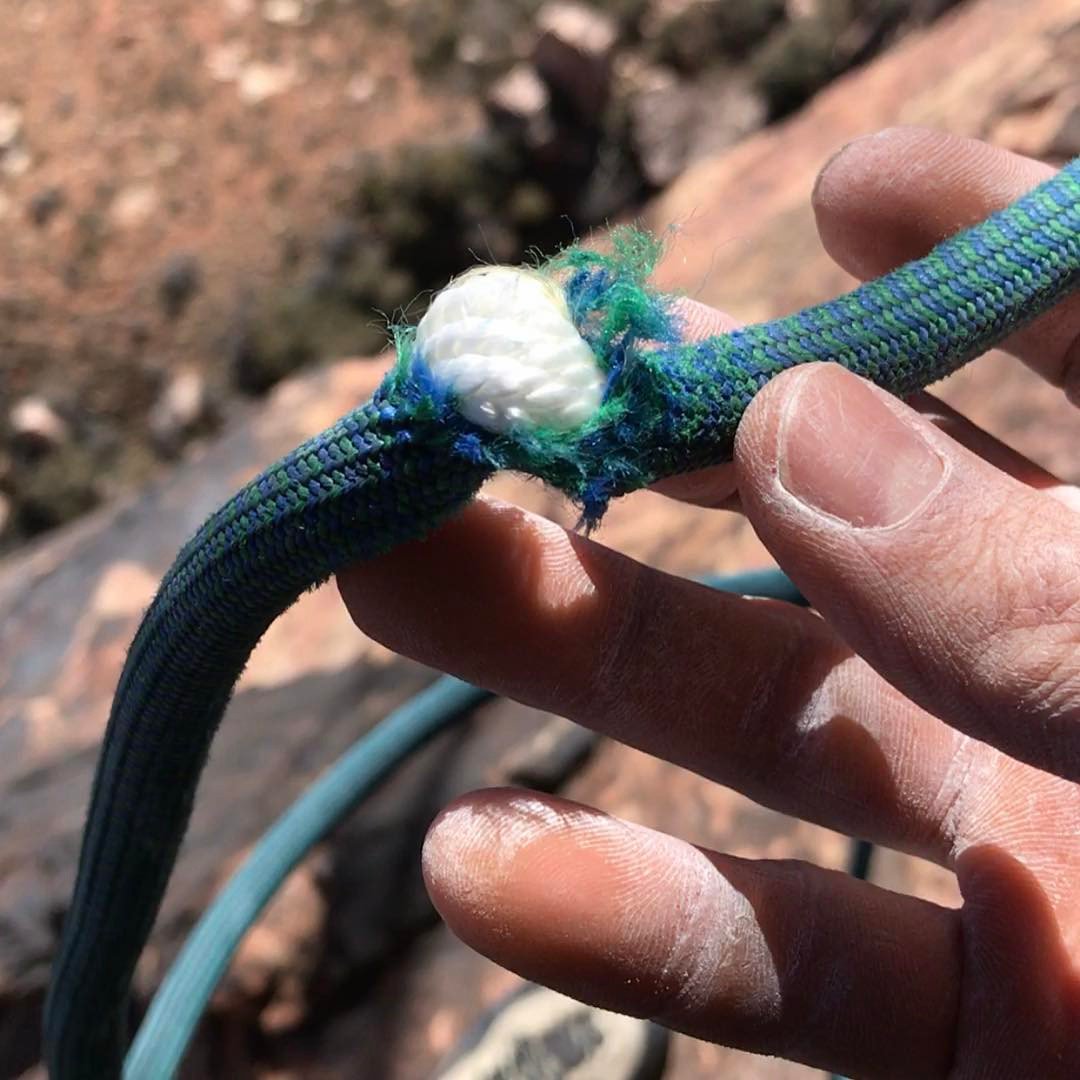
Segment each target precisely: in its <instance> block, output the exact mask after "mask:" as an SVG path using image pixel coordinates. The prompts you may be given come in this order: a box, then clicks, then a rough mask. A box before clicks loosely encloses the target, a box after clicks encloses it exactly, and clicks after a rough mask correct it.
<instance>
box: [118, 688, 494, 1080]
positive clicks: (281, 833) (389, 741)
mask: <svg viewBox="0 0 1080 1080" xmlns="http://www.w3.org/2000/svg"><path fill="white" fill-rule="evenodd" d="M490 696H491V694H490V693H489V692H488V691H487V690H481V689H479V688H478V687H475V686H470V685H469V684H468V683H464V682H461V681H460V680H459V679H454V678H450V677H449V676H444V677H442V678H440V679H437V680H436V681H435V682H434V683H432V685H431V686H429V687H428V688H427V689H425V690H423V691H422V692H421V693H419V694H417V695H416V697H414V698H412V699H411V700H410V701H407V702H406V703H405V704H404V705H402V706H401V708H399V709H397V710H395V711H394V712H392V713H391V714H390V715H389V716H388V717H387V718H386V719H385V720H384V721H383V722H382V723H381V724H379V725H378V727H376V728H375V729H374V730H373V731H371V732H370V733H369V734H367V735H365V736H363V738H361V739H359V740H358V741H357V742H356V743H354V744H353V745H352V746H351V747H350V748H349V749H348V750H346V751H345V753H344V754H342V756H341V757H340V758H339V759H338V760H337V761H336V762H335V763H334V765H333V766H332V767H331V768H330V769H329V770H328V771H327V772H326V773H325V774H324V775H323V776H321V777H320V778H319V779H318V780H317V781H316V782H315V783H314V784H312V785H311V787H309V788H308V789H307V791H305V792H304V794H303V795H301V796H300V798H299V799H297V800H296V802H295V803H293V805H292V806H290V807H289V809H288V810H287V811H286V812H285V813H284V814H283V815H282V816H281V817H280V818H278V820H277V821H276V822H275V823H274V825H273V826H272V827H271V828H270V829H269V830H268V831H267V832H266V834H265V835H264V836H263V837H262V839H260V840H259V842H258V844H256V846H255V848H254V849H253V850H252V852H251V854H250V855H249V856H248V857H247V859H246V860H245V861H244V863H243V865H242V866H241V867H240V868H239V869H238V870H237V871H236V873H234V874H233V875H232V877H231V878H230V879H229V881H228V882H227V883H226V885H225V887H224V888H223V889H222V890H221V892H220V893H218V895H217V897H215V899H214V902H213V903H212V904H211V906H210V907H209V908H208V909H207V911H206V913H205V914H204V915H203V917H202V918H201V919H200V920H199V922H198V924H197V925H196V927H195V929H194V930H193V931H192V933H191V936H190V937H189V938H188V940H187V942H186V943H185V945H184V948H183V949H182V950H181V952H180V954H179V955H178V956H177V958H176V962H175V963H174V965H173V967H172V969H171V970H170V972H169V974H168V975H167V976H166V977H165V979H164V981H163V982H162V984H161V988H160V989H159V990H158V992H157V995H156V997H155V998H154V1000H153V1002H152V1004H151V1006H150V1008H149V1010H148V1011H147V1014H146V1017H145V1019H144V1020H143V1023H142V1026H141V1027H140V1028H139V1032H138V1034H137V1035H136V1037H135V1041H134V1042H133V1043H132V1045H131V1050H130V1051H129V1052H128V1056H127V1060H126V1061H125V1062H124V1077H125V1080H165V1078H166V1077H171V1076H172V1075H173V1074H174V1073H175V1072H176V1070H177V1069H178V1068H179V1066H180V1062H181V1060H182V1059H183V1056H184V1053H185V1051H186V1050H187V1046H188V1043H189V1042H190V1041H191V1037H192V1035H193V1034H194V1032H195V1028H196V1027H197V1025H198V1023H199V1017H200V1016H202V1013H203V1010H204V1009H205V1008H206V1004H207V1002H208V1001H209V1000H210V997H211V995H212V994H213V992H214V988H215V987H216V986H217V984H218V982H219V981H220V979H221V977H222V975H224V974H225V970H226V968H227V967H228V966H229V961H230V960H231V959H232V956H233V954H234V953H235V951H236V948H237V946H238V945H239V944H240V941H241V939H242V938H243V936H244V934H245V933H247V931H248V929H249V928H250V927H251V924H252V923H253V922H254V921H255V919H256V918H258V915H259V912H260V911H262V909H263V908H264V907H265V906H266V904H267V903H268V902H269V901H270V899H271V897H272V896H273V895H274V893H276V892H277V890H278V889H279V888H280V886H281V883H282V882H283V881H284V880H285V878H286V877H287V876H288V875H289V874H290V873H291V871H292V870H293V869H294V868H295V867H296V865H297V864H298V863H299V862H300V861H301V859H303V858H304V856H305V855H306V854H307V853H308V852H309V851H310V850H311V849H312V847H314V846H315V844H317V843H318V842H319V841H320V840H321V839H322V838H323V836H325V835H326V833H327V832H329V830H330V829H332V828H333V827H334V826H335V825H336V824H337V823H338V822H339V821H341V820H342V818H344V817H345V815H346V814H348V813H349V811H350V810H352V808H353V807H354V806H355V805H356V804H357V802H359V801H360V800H361V799H363V798H364V797H365V796H366V795H367V794H368V793H369V792H370V791H371V790H372V789H373V788H374V787H375V786H376V785H377V784H379V783H380V782H381V781H382V780H383V779H384V778H385V776H386V775H387V773H389V772H390V770H391V769H393V768H394V767H395V766H396V765H398V764H399V763H400V762H401V761H402V760H403V759H404V758H406V757H407V756H408V755H409V754H411V753H413V751H415V750H417V749H418V748H419V747H420V746H422V745H423V744H424V743H425V742H426V741H427V740H428V739H430V738H432V737H433V736H434V735H436V734H438V732H440V731H442V730H443V728H445V727H447V726H448V725H449V724H451V723H452V722H453V721H454V720H456V719H457V718H459V717H460V716H462V715H463V714H464V713H465V712H467V711H468V710H469V709H471V708H472V707H473V706H475V705H478V704H479V703H480V702H482V701H484V700H486V699H487V698H489V697H490Z"/></svg>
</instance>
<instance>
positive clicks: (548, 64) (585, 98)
mask: <svg viewBox="0 0 1080 1080" xmlns="http://www.w3.org/2000/svg"><path fill="white" fill-rule="evenodd" d="M536 26H537V29H538V30H539V32H540V37H539V39H538V40H537V43H536V47H535V49H534V50H533V62H534V63H535V64H536V69H537V71H539V72H540V74H541V75H542V76H543V77H544V79H545V80H546V81H547V83H548V85H549V86H550V87H551V90H552V92H553V93H554V94H555V95H556V96H557V97H558V98H559V99H560V100H561V101H563V102H565V103H567V104H568V105H569V106H571V107H572V108H573V109H574V111H575V112H577V114H578V115H579V116H580V117H581V118H582V119H584V120H587V121H590V122H598V121H599V119H600V117H601V114H602V113H603V111H604V107H605V106H606V105H607V102H608V95H609V93H610V90H611V71H612V62H613V60H614V56H615V49H616V46H617V45H618V41H619V27H618V24H617V23H616V22H615V20H614V19H613V18H611V16H610V15H606V14H605V13H604V12H602V11H598V10H597V9H596V8H592V7H587V6H586V5H584V4H578V3H569V2H563V0H553V2H551V3H547V4H545V5H544V6H543V7H542V8H541V9H540V11H539V12H538V13H537V16H536Z"/></svg>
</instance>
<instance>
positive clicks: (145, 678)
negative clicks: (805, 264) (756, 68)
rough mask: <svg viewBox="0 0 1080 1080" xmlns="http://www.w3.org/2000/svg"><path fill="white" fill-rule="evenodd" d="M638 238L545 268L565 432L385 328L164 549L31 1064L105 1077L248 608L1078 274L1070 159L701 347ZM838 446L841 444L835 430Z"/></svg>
mask: <svg viewBox="0 0 1080 1080" xmlns="http://www.w3.org/2000/svg"><path fill="white" fill-rule="evenodd" d="M647 248H648V245H643V244H642V243H641V242H640V240H639V239H636V234H634V235H630V236H629V237H628V236H627V234H621V235H619V236H617V237H616V247H615V253H614V255H613V256H609V257H605V256H601V255H597V254H595V253H592V252H586V251H583V250H580V249H575V250H572V251H570V252H568V253H566V254H565V255H563V256H562V257H560V259H558V260H556V265H554V266H552V267H551V268H550V269H551V270H556V269H562V270H564V271H565V272H566V273H567V274H568V280H567V281H566V285H565V290H566V296H567V301H568V303H569V306H570V310H571V312H572V313H573V315H574V317H575V320H576V321H577V324H578V328H579V330H580V331H581V333H582V334H583V336H584V337H585V338H586V340H587V341H589V343H590V344H591V345H592V347H593V351H594V353H595V354H596V357H597V360H598V362H599V363H600V364H601V365H602V366H603V368H604V369H605V371H606V372H607V392H606V396H605V400H604V402H603V404H602V405H601V407H600V409H599V410H598V411H597V413H596V415H595V417H594V418H593V419H592V420H590V421H589V422H588V423H586V424H585V425H583V426H582V427H581V428H579V429H577V430H575V431H573V432H569V433H565V432H563V433H558V432H550V431H522V430H516V431H513V432H511V433H510V434H504V435H493V434H491V433H489V432H487V431H484V430H481V429H479V428H477V427H475V426H474V425H472V424H470V423H469V422H468V421H466V420H465V419H464V418H463V417H462V416H461V414H460V413H459V412H458V411H457V409H456V408H455V403H454V401H453V400H452V398H451V397H450V395H449V393H448V392H447V391H446V389H445V388H444V387H441V386H440V385H438V384H437V383H436V382H435V380H433V378H432V377H431V373H430V371H429V370H428V369H427V366H426V364H425V362H424V358H423V356H422V355H415V354H414V350H413V349H412V347H411V343H410V339H409V337H408V335H407V334H403V335H402V336H401V339H400V341H399V353H400V362H399V364H398V366H397V367H396V368H395V370H394V372H393V373H392V374H391V375H390V376H389V378H388V379H387V380H386V382H385V383H384V385H383V386H382V387H381V388H380V390H379V391H378V392H377V393H376V395H375V397H374V399H373V400H372V401H371V402H369V403H367V404H365V405H362V406H361V407H359V408H358V409H356V410H355V411H354V412H352V413H350V414H349V415H348V416H346V417H344V418H343V419H342V420H340V421H339V422H338V423H337V424H335V425H334V426H333V427H331V428H330V429H328V430H327V431H325V432H323V433H322V434H321V435H319V436H316V437H315V438H314V439H311V440H309V441H308V442H306V443H305V444H304V445H303V446H301V447H299V448H298V449H297V450H295V451H293V453H291V454H289V455H288V456H287V457H285V458H284V459H282V461H281V462H279V463H278V464H277V465H275V466H273V467H272V468H271V469H270V470H268V471H267V472H266V473H264V474H263V475H262V476H261V477H259V478H258V479H257V480H255V481H253V482H252V483H251V484H249V485H248V486H247V487H245V488H244V489H243V491H241V492H240V493H239V494H238V495H237V496H236V497H235V498H233V499H232V500H230V501H229V503H227V504H226V505H225V506H224V507H222V509H221V510H219V511H218V512H217V513H216V514H215V515H214V516H213V517H212V518H211V519H210V521H209V522H208V523H207V524H206V525H205V526H204V527H203V528H202V529H201V530H200V531H199V533H198V534H197V535H196V536H195V538H194V539H193V540H192V541H191V542H190V543H189V544H188V545H187V546H186V547H185V548H184V549H183V550H182V551H181V553H180V555H179V557H178V559H177V561H176V563H175V564H174V566H173V568H172V569H171V570H170V571H169V573H168V575H166V578H165V580H164V581H163V583H162V586H161V589H160V591H159V593H158V595H157V596H156V597H155V599H154V602H153V604H152V605H151V608H150V610H149V612H148V613H147V615H146V618H145V619H144V621H143V623H142V625H141V626H140V629H139V631H138V633H137V635H136V638H135V642H134V643H133V645H132V648H131V650H130V652H129V654H128V659H127V663H126V664H125V667H124V671H123V673H122V675H121V678H120V684H119V687H118V689H117V694H116V697H115V699H114V702H113V709H112V713H111V715H110V718H109V724H108V728H107V730H106V733H105V740H104V744H103V747H102V754H101V759H100V761H99V764H98V770H97V774H96V776H95V780H94V787H93V792H92V795H91V801H90V810H89V813H88V817H87V825H86V831H85V834H84V837H83V846H82V851H81V854H80V858H79V870H78V875H77V878H76V884H75V890H74V895H73V897H72V901H71V906H70V909H69V911H68V914H67V917H66V919H65V922H64V929H63V935H62V939H61V943H60V949H59V953H58V956H57V960H56V964H55V966H54V970H53V979H52V984H51V987H50V991H49V997H48V1000H47V1003H46V1011H45V1048H46V1061H47V1064H48V1067H49V1069H50V1073H51V1075H52V1077H53V1078H54V1080H108V1078H111V1077H114V1076H117V1075H118V1074H119V1072H120V1069H121V1063H122V1061H123V1053H124V1044H125V1031H124V1018H125V1013H126V1008H127V993H128V988H129V986H130V982H131V978H132V974H133V972H134V969H135V963H136V961H137V959H138V956H139V953H140V951H141V950H142V947H143V945H144V944H145V942H146V939H147V937H148V936H149V933H150V928H151V925H152V923H153V920H154V917H155V914H156V912H157V908H158V905H159V904H160V901H161V896H162V893H163V892H164V889H165V884H166V882H167V880H168V877H169V873H170V871H171V869H172V865H173V862H174V861H175V858H176V852H177V849H178V847H179V844H180V841H181V839H182V837H183V834H184V831H185V829H186V827H187V822H188V819H189V817H190V813H191V807H192V802H193V800H194V797H195V789H196V786H197V782H198V778H199V774H200V772H201V770H202V767H203V765H204V763H205V760H206V756H207V753H208V751H209V746H210V742H211V740H212V738H213V735H214V732H215V731H216V729H217V725H218V723H219V721H220V719H221V716H222V714H223V713H224V710H225V707H226V705H227V703H228V700H229V697H230V695H231V692H232V687H233V685H234V683H235V682H236V679H237V678H238V676H239V673H240V671H241V669H242V668H243V665H244V663H245V661H246V659H247V657H248V655H249V654H250V652H251V650H252V649H253V648H254V646H255V644H256V642H257V641H258V639H259V638H260V636H261V635H262V633H263V632H264V631H265V629H266V628H267V627H268V626H269V625H270V623H271V622H272V621H273V620H274V619H275V618H276V617H277V615H278V614H280V612H281V611H283V610H284V609H285V608H286V607H288V606H289V604H291V603H292V602H293V600H295V598H296V597H297V596H298V595H299V594H300V593H301V592H303V591H304V590H305V589H307V588H309V587H311V586H312V585H314V584H317V583H319V582H320V581H322V580H324V579H325V578H326V577H327V576H329V575H330V574H332V573H334V572H335V571H336V570H338V569H340V568H341V567H343V566H345V565H347V564H348V563H350V562H354V561H356V560H358V559H366V558H370V557H372V556H373V555H375V554H378V553H380V552H385V551H387V550H389V549H390V548H392V547H394V546H395V545H397V544H399V543H402V542H403V541H406V540H409V539H413V538H417V537H421V536H425V535H427V534H429V533H430V532H431V531H432V530H433V529H434V528H435V527H436V526H437V525H438V524H439V523H440V522H441V521H443V520H444V519H445V518H446V517H447V516H449V515H451V514H453V513H454V512H455V511H456V510H458V509H459V508H460V507H461V506H463V505H464V504H465V503H466V502H467V501H468V500H469V499H470V498H471V497H472V495H473V494H474V493H475V492H476V491H477V490H478V489H479V487H480V485H481V484H482V483H483V482H484V480H485V479H487V478H488V477H489V476H490V475H491V474H492V473H493V472H494V471H496V470H497V469H502V468H512V469H517V470H520V471H524V472H527V473H529V474H531V475H533V476H536V477H538V478H540V479H543V480H546V481H548V482H549V483H551V484H553V485H554V486H555V487H557V488H559V489H560V490H562V491H564V492H566V493H567V494H568V495H569V496H570V497H571V498H573V499H575V500H576V501H577V502H578V503H579V504H580V505H581V507H582V510H583V513H584V518H585V521H586V523H587V524H593V523H595V522H596V521H597V520H599V518H600V516H601V515H602V514H603V512H604V509H605V508H606V506H607V504H608V502H609V500H610V499H611V498H613V497H615V496H617V495H620V494H623V493H625V492H628V491H632V490H635V489H637V488H640V487H642V486H644V485H646V484H648V483H651V482H653V481H655V480H658V479H661V478H662V477H665V476H670V475H675V474H677V473H681V472H686V471H689V470H690V469H693V468H697V467H699V466H702V465H707V464H712V463H714V462H718V461H724V460H729V459H730V455H731V450H732V445H733V441H734V436H735V429H736V427H737V425H738V422H739V419H740V417H741V416H742V413H743V411H744V410H745V408H746V406H747V405H748V404H749V402H750V401H751V399H752V398H753V395H754V394H755V393H756V392H757V391H758V390H759V389H760V388H761V387H762V386H763V385H765V383H766V382H767V381H768V380H769V379H771V378H772V377H773V376H775V375H776V374H778V373H779V372H781V371H783V370H786V369H787V368H789V367H792V366H794V365H796V364H801V363H807V362H810V361H814V360H832V361H835V362H837V363H839V364H841V365H843V366H844V367H846V368H848V369H849V370H851V371H854V372H856V373H857V374H860V375H863V376H865V377H867V378H870V379H872V380H873V381H874V382H876V383H878V384H879V385H881V386H883V387H885V388H886V389H888V390H890V391H892V392H894V393H901V394H902V393H907V392H909V391H911V390H913V389H915V388H916V387H919V386H924V385H927V384H928V383H931V382H933V381H935V380H936V379H939V378H941V377H942V376H944V375H945V374H947V373H948V372H949V371H952V370H955V369H956V368H957V367H959V366H960V365H962V364H964V363H966V362H967V361H968V360H970V359H972V358H973V357H974V356H976V355H978V354H979V353H980V352H982V351H984V350H985V349H987V348H989V347H990V346H992V345H994V344H996V343H997V342H998V341H1000V340H1001V338H1003V337H1004V336H1006V335H1007V334H1009V333H1011V332H1013V331H1014V330H1016V329H1017V328H1018V327H1020V326H1023V325H1024V324H1025V323H1027V322H1028V321H1030V320H1031V319H1033V318H1035V316H1037V315H1038V314H1040V313H1041V312H1043V311H1045V310H1047V309H1048V308H1049V307H1050V306H1051V305H1052V304H1054V303H1056V302H1057V301H1059V300H1060V299H1062V298H1063V297H1064V296H1065V295H1067V294H1068V293H1069V292H1071V291H1072V290H1073V289H1074V288H1076V287H1077V285H1078V284H1080V160H1077V161H1075V162H1073V163H1071V164H1070V165H1068V166H1066V168H1065V169H1063V170H1062V171H1061V172H1060V173H1059V174H1058V175H1057V176H1056V177H1054V178H1053V179H1051V180H1049V181H1047V182H1046V183H1045V184H1043V185H1042V186H1041V187H1039V188H1037V189H1035V190H1034V191H1033V192H1031V193H1030V194H1028V195H1026V196H1025V197H1024V198H1022V199H1021V200H1019V201H1018V202H1017V203H1015V204H1014V205H1013V206H1012V207H1009V208H1008V209H1006V210H1004V211H1002V212H1001V213H999V214H996V215H994V216H993V217H992V218H989V219H988V220H987V221H985V222H983V223H981V224H980V225H977V226H976V227H974V228H973V229H969V230H967V231H966V232H964V233H960V234H958V235H957V236H955V237H953V238H951V239H950V240H947V241H945V242H944V243H943V244H941V245H940V246H939V247H937V248H935V249H934V251H933V252H931V253H930V254H929V255H928V256H927V257H926V258H924V259H921V260H918V261H917V262H914V263H911V264H909V265H908V266H906V267H902V268H901V269H899V270H897V271H894V272H893V273H892V274H889V275H886V276H885V277H883V278H881V279H879V280H877V281H874V282H869V283H867V284H866V285H863V286H861V287H860V288H858V289H856V290H855V291H854V292H852V293H849V294H848V295H847V296H844V297H840V298H838V299H837V300H834V301H831V302H829V303H827V304H822V305H819V306H817V307H814V308H810V309H808V310H806V311H803V312H799V313H798V314H795V315H792V316H789V317H787V318H784V319H779V320H776V321H775V322H771V323H765V324H763V325H761V326H756V327H748V328H746V329H744V330H738V331H735V332H733V333H731V334H727V335H721V336H718V337H714V338H710V339H708V340H707V341H704V342H697V343H686V342H684V341H683V340H682V339H681V335H680V327H679V324H678V320H677V317H676V316H675V315H674V313H673V308H672V305H671V302H670V298H666V297H662V296H656V295H654V294H652V293H651V292H650V291H649V290H648V289H647V287H646V285H645V279H646V277H647V275H648V272H649V269H650V262H649V258H650V255H649V251H648V250H646V249H647ZM856 449H857V448H856Z"/></svg>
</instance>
